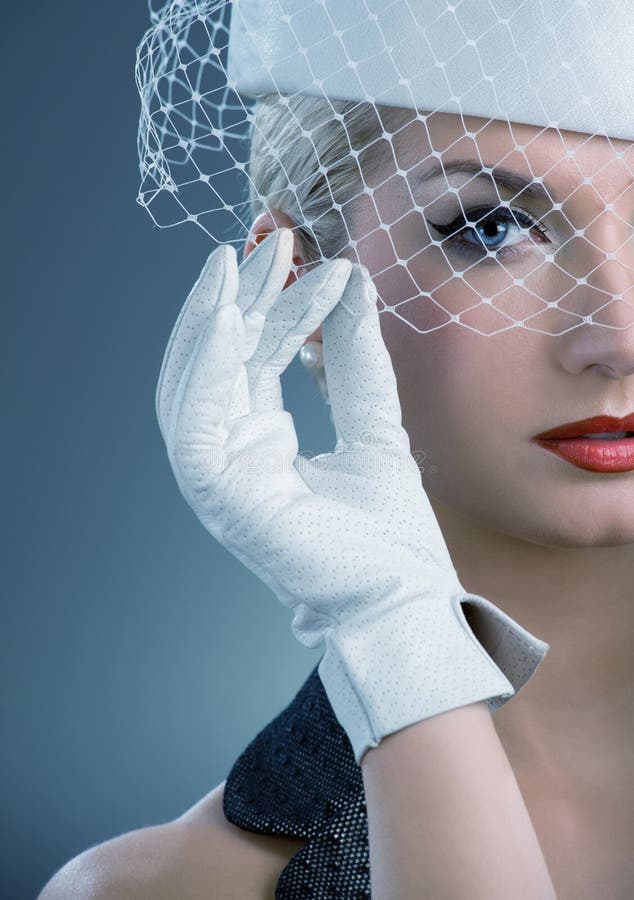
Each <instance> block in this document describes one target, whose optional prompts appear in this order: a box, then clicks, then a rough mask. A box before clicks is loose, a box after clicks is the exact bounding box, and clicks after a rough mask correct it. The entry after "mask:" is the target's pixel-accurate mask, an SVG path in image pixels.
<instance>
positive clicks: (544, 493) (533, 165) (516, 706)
mask: <svg viewBox="0 0 634 900" xmlns="http://www.w3.org/2000/svg"><path fill="white" fill-rule="evenodd" d="M464 123H465V124H464V126H463V124H462V120H461V119H460V117H458V116H454V115H450V114H434V115H433V116H430V117H429V118H428V120H427V130H425V128H424V126H423V124H422V123H420V122H418V121H414V122H412V123H411V125H410V126H408V127H407V128H406V129H404V130H403V131H402V132H401V133H400V135H399V137H400V140H397V141H396V142H395V151H396V156H397V161H398V164H399V166H400V168H401V169H402V170H403V174H398V173H396V171H395V167H394V165H393V164H388V165H386V166H385V167H384V170H383V179H382V180H383V185H382V186H381V187H380V188H379V189H377V190H376V191H375V194H374V202H375V204H376V209H375V207H374V205H373V204H372V202H371V200H370V198H369V197H368V196H367V195H363V196H362V197H361V198H360V199H359V200H358V201H355V202H353V203H352V204H351V205H350V209H349V218H350V227H351V233H352V234H356V235H368V237H366V238H364V239H363V240H359V243H358V244H357V246H356V248H355V249H348V250H346V252H345V253H344V254H343V255H345V256H348V258H350V259H352V260H353V261H354V262H359V263H361V264H363V265H365V266H367V268H368V270H369V271H370V274H371V275H372V276H373V278H374V281H375V284H376V286H377V289H378V292H379V304H380V308H382V306H381V305H382V304H387V305H391V306H394V307H395V312H396V314H394V315H393V314H390V313H389V312H386V313H385V314H382V316H381V325H382V333H383V337H384V340H385V343H386V345H387V347H388V350H389V352H390V355H391V359H392V362H393V365H394V370H395V373H396V377H397V382H398V389H399V397H400V400H401V407H402V413H403V423H404V425H405V427H406V429H407V431H408V433H409V435H410V442H411V447H412V452H414V453H415V455H416V456H417V458H418V459H419V461H421V471H422V480H423V486H424V487H425V490H426V492H427V494H428V496H429V497H430V501H431V503H432V507H433V509H434V512H435V513H436V516H437V518H438V521H439V523H440V526H441V528H442V531H443V534H444V537H445V540H446V542H447V545H448V547H449V551H450V553H451V556H452V559H453V561H454V564H455V567H456V570H457V572H458V574H459V577H460V579H461V582H462V584H463V585H464V587H465V588H466V589H467V590H468V591H471V592H474V593H477V594H481V595H482V596H485V597H487V598H488V599H489V600H491V601H492V602H493V603H495V604H497V605H499V606H500V607H501V608H502V609H503V610H504V611H505V612H507V613H508V614H509V615H510V616H512V617H513V618H514V619H516V621H518V622H519V623H520V624H522V625H523V626H524V627H525V628H527V629H528V630H529V631H531V632H533V633H534V634H535V635H537V636H538V637H540V638H542V639H543V640H545V641H547V642H548V643H549V644H550V645H551V650H550V652H549V654H548V655H547V657H546V659H545V661H544V662H543V664H542V666H541V668H540V670H539V674H538V676H537V677H535V678H534V679H532V680H531V681H530V682H529V683H528V684H527V685H526V686H525V687H524V688H523V689H522V691H521V692H520V693H519V694H518V695H517V696H516V697H514V698H513V700H512V702H510V703H509V704H507V705H506V706H504V707H503V708H502V709H500V710H498V711H497V712H496V713H495V715H494V723H495V726H496V729H497V731H498V734H499V736H500V738H501V740H502V743H503V745H504V747H505V749H506V751H507V754H508V756H509V759H510V760H511V763H512V765H513V769H514V771H515V772H516V775H517V778H518V781H519V783H520V786H521V788H522V792H523V794H524V797H525V799H526V802H527V805H528V806H529V809H530V812H531V816H532V818H533V821H534V822H535V826H536V828H537V831H538V833H539V834H540V839H541V840H543V843H544V845H545V848H546V851H545V852H546V853H547V855H548V853H549V852H550V855H551V858H550V860H549V863H550V866H551V870H552V869H556V868H557V867H560V868H562V870H564V869H565V868H568V869H569V870H571V869H574V870H575V871H577V872H579V871H583V867H584V863H583V861H580V859H579V855H578V854H579V853H580V852H583V853H584V854H585V855H586V858H587V859H588V860H589V861H588V862H587V867H588V871H589V872H594V873H595V874H596V872H597V870H598V867H602V866H605V869H606V871H607V872H611V873H612V877H613V878H615V877H618V874H614V873H618V871H623V872H624V871H625V868H624V867H627V875H625V876H624V877H627V878H628V879H631V878H634V870H633V869H632V865H631V864H629V867H628V863H627V860H628V859H629V856H630V855H631V854H630V850H629V847H628V845H629V842H630V840H631V838H630V835H631V833H632V829H634V789H633V788H632V787H631V785H633V784H634V760H633V759H632V753H631V747H632V742H633V740H634V691H633V690H632V681H633V677H634V655H633V654H632V651H631V648H632V639H633V637H634V592H633V591H634V589H633V588H632V585H634V546H633V545H634V472H629V473H618V474H601V473H591V472H586V471H584V470H581V469H578V468H576V467H574V466H573V465H572V464H571V463H568V462H567V461H565V460H562V459H560V458H558V457H556V456H554V455H553V454H551V453H549V452H548V451H546V450H544V449H542V448H541V447H539V446H538V445H536V444H534V443H532V442H531V438H532V437H533V436H534V435H536V434H538V433H540V432H542V431H545V430H546V429H550V428H553V427H555V426H558V425H563V424H564V423H566V422H570V421H574V420H578V419H584V418H587V417H591V416H595V415H599V414H601V413H603V414H607V415H614V416H624V415H626V414H628V413H631V412H633V411H634V327H627V326H628V325H630V324H632V323H634V275H633V274H632V272H633V267H634V240H632V224H631V223H632V217H633V215H634V189H633V183H632V171H633V169H634V145H632V143H631V142H627V141H618V140H612V141H608V140H607V139H606V138H603V137H594V138H592V139H589V137H588V135H584V134H580V133H577V132H571V131H568V132H558V131H557V130H555V129H546V130H542V129H539V128H537V127H534V126H529V125H514V126H513V127H512V129H511V127H510V126H509V125H508V124H507V123H503V122H498V121H492V122H489V123H488V124H487V121H486V120H484V119H479V118H476V117H467V118H465V119H464ZM467 131H469V132H472V135H473V136H469V135H468V134H467V133H466V132H467ZM517 144H519V145H523V146H524V148H525V149H524V151H518V150H516V149H515V147H516V145H517ZM431 151H436V152H439V153H440V154H441V158H442V160H443V163H448V162H451V161H452V160H456V159H458V158H460V159H464V158H468V159H471V160H473V161H475V162H478V161H479V160H482V161H484V162H485V163H486V164H487V165H488V166H497V165H499V166H503V167H504V168H507V169H511V170H512V171H514V172H516V173H518V174H520V175H525V176H530V175H531V172H532V173H533V175H539V176H544V181H545V184H546V185H547V187H548V189H549V192H550V196H551V197H552V198H553V199H554V201H555V202H559V203H561V204H562V205H561V209H560V210H556V209H555V210H553V209H552V206H551V208H550V209H549V208H548V206H544V205H543V204H540V202H538V201H536V200H529V199H527V198H524V197H523V196H522V195H521V194H520V195H518V196H514V192H510V193H509V192H508V190H507V191H506V192H504V191H501V193H500V194H498V192H497V190H496V188H495V186H494V185H493V183H492V182H491V181H490V180H489V179H481V178H477V179H474V178H473V176H471V175H466V174H460V173H455V174H453V175H450V176H448V178H447V180H445V179H444V178H443V177H440V178H438V179H434V180H432V181H429V182H426V183H424V184H418V183H416V181H415V176H416V174H417V173H422V172H425V171H426V170H428V169H429V168H430V167H431V163H433V162H434V159H433V158H428V157H429V154H430V153H431ZM617 152H621V153H622V156H621V157H619V156H617ZM449 187H451V188H453V189H454V191H453V192H452V191H450V190H449V189H448V188H449ZM456 189H457V194H456ZM515 193H516V192H515ZM458 196H459V197H460V201H461V202H462V203H463V205H464V207H465V209H467V210H468V209H470V208H474V207H477V206H488V207H495V206H497V205H498V204H499V198H500V196H501V197H502V198H503V199H508V200H509V201H511V200H512V202H511V206H512V207H513V208H514V209H519V210H523V211H525V212H528V213H530V214H532V215H533V216H534V217H535V218H538V217H540V216H542V217H543V218H542V220H541V223H540V224H541V225H542V226H543V227H544V228H545V229H546V232H547V233H546V234H545V235H541V234H539V233H538V232H537V231H536V230H533V231H531V232H530V235H529V234H528V233H527V231H523V232H521V233H520V232H519V231H518V229H517V228H515V229H513V227H512V228H511V229H510V230H508V231H507V232H506V233H507V238H506V241H505V242H502V243H505V244H506V245H507V246H508V245H513V248H514V252H515V254H516V255H514V256H507V257H506V258H503V256H502V255H500V257H499V258H498V259H497V260H496V259H490V260H489V259H487V260H486V261H483V260H482V258H481V257H482V252H481V251H478V252H479V256H478V255H475V256H474V255H473V254H471V255H468V256H467V255H465V254H464V253H460V252H459V250H458V249H457V247H456V245H455V244H454V245H453V246H452V247H450V246H449V245H448V243H447V242H446V243H445V245H443V248H442V249H441V248H440V247H439V246H438V245H437V244H436V245H434V244H433V243H432V238H433V239H435V240H439V239H440V238H441V235H439V234H438V233H437V232H435V231H434V230H433V228H431V227H430V226H428V225H427V224H426V222H428V221H432V222H434V223H441V224H446V223H448V222H450V221H451V220H453V219H454V218H455V217H456V216H457V215H458V214H459V212H460V206H459V202H458V199H457V198H458ZM416 205H418V207H419V208H418V210H417V209H416V208H415V206H416ZM377 214H378V217H377ZM379 222H385V223H391V224H390V229H389V239H388V235H387V232H385V231H384V230H381V229H378V228H377V225H378V224H379ZM293 224H294V223H293V222H292V221H291V220H290V219H289V218H288V216H286V215H285V214H284V213H282V212H280V211H279V210H273V211H272V213H271V214H266V215H263V216H261V217H260V218H259V219H258V220H257V221H256V223H254V226H253V230H252V237H251V238H250V240H249V241H248V242H247V244H246V246H245V256H246V255H248V253H249V252H251V250H252V249H253V247H254V246H255V242H257V241H258V240H260V239H262V238H263V237H264V236H265V235H266V234H267V233H269V232H270V230H271V229H272V228H275V227H278V226H287V227H292V226H293ZM574 229H578V230H579V232H580V234H578V235H576V236H575V234H574ZM471 234H472V235H473V230H472V232H471ZM443 251H444V252H443ZM547 254H551V255H552V259H551V260H548V259H547V258H546V256H547ZM607 254H612V255H611V256H607ZM399 258H400V259H402V260H407V263H406V265H399V264H398V262H397V260H398V259H399ZM294 262H295V263H296V264H297V265H302V263H303V262H304V257H303V255H302V250H301V245H300V244H299V242H297V243H296V257H295V259H294ZM465 269H468V271H467V272H466V274H465V278H464V279H463V278H460V277H457V276H456V275H455V272H456V271H461V270H465ZM301 271H302V270H301V269H300V272H301ZM303 271H305V270H303ZM293 277H294V276H293V275H291V276H289V282H290V281H291V280H292V278H293ZM580 277H585V278H586V283H585V284H581V285H576V282H575V280H574V279H575V278H580ZM514 278H515V279H520V278H521V279H523V283H522V284H514V282H513V279H514ZM533 295H536V296H537V297H547V298H548V299H551V300H556V299H558V298H564V299H562V303H561V306H562V308H563V309H562V310H558V309H556V308H554V307H553V308H550V309H547V310H546V312H544V313H541V314H540V316H539V318H533V319H531V322H530V324H531V325H532V326H533V327H537V328H539V329H541V330H542V331H544V332H546V333H540V332H538V331H530V330H527V329H525V328H513V329H511V330H507V331H505V332H502V333H499V334H494V333H493V332H495V331H497V330H499V329H501V328H503V327H504V326H505V325H506V324H508V320H504V319H502V318H501V316H500V315H499V312H498V311H497V309H495V308H494V305H496V306H497V307H498V309H501V310H503V311H505V312H506V313H507V314H509V315H511V316H514V317H515V318H518V319H522V318H524V317H526V316H528V315H531V314H533V313H536V312H537V311H539V310H541V308H542V306H543V304H541V303H539V302H538V301H537V300H536V299H535V296H533ZM564 295H565V297H564ZM483 296H485V297H486V296H491V297H494V298H495V299H494V304H489V305H484V304H481V303H480V304H479V306H478V307H477V308H476V309H474V310H472V311H471V312H468V313H466V314H465V315H464V316H463V317H461V318H462V321H463V322H464V323H465V324H467V325H469V326H471V327H470V328H465V327H463V326H462V325H460V324H458V323H457V322H451V323H450V324H448V325H445V326H444V327H442V328H438V329H437V330H432V329H434V327H435V326H436V325H438V323H439V322H440V321H442V319H441V318H440V317H439V308H438V306H437V305H435V304H434V303H432V302H431V301H430V299H429V298H430V297H432V298H433V299H434V300H437V301H439V302H441V303H443V304H444V305H445V307H446V308H447V309H448V310H449V311H450V313H454V314H455V313H458V312H461V311H464V310H466V309H467V308H468V307H470V306H474V304H476V303H478V301H479V300H480V299H481V298H482V297H483ZM617 296H619V297H622V300H614V299H613V298H615V297H617ZM608 300H612V302H611V303H607V305H606V302H607V301H608ZM623 300H624V301H626V302H623ZM602 306H603V307H604V308H603V309H602V310H601V311H599V312H597V311H598V310H599V308H600V307H602ZM573 312H574V313H578V314H579V315H581V316H589V315H590V314H592V313H593V312H595V313H596V315H595V322H597V323H599V324H602V325H608V326H612V327H608V328H605V327H594V326H593V325H591V324H581V325H580V326H578V327H573V326H576V325H577V324H578V322H579V319H578V318H577V317H575V316H574V315H572V313H573ZM409 323H412V324H413V325H414V326H415V327H414V328H412V327H411V325H410V324H409ZM416 329H417V330H416ZM474 329H477V331H476V330H474ZM478 332H483V333H484V335H483V334H479V333H478ZM310 339H311V340H320V339H321V328H320V329H318V330H317V331H316V332H315V333H314V334H313V335H311V338H310ZM466 436H467V439H465V437H466ZM599 822H601V823H603V824H602V825H600V826H598V825H597V823H599ZM556 844H557V845H558V850H557V853H556V857H557V858H556V859H555V849H554V848H555V845H556ZM629 883H630V887H631V883H632V882H631V880H630V882H629Z"/></svg>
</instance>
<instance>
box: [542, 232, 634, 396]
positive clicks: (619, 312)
mask: <svg viewBox="0 0 634 900" xmlns="http://www.w3.org/2000/svg"><path fill="white" fill-rule="evenodd" d="M602 219H603V227H602V228H601V229H599V228H596V227H595V228H594V229H593V236H592V237H593V238H594V240H593V241H592V243H591V244H590V235H589V234H587V235H586V239H585V240H584V244H585V245H586V248H585V249H586V252H585V254H584V256H585V263H584V266H583V268H584V270H585V272H586V273H587V274H586V275H585V277H584V278H581V279H579V281H580V282H581V283H578V285H577V287H576V288H575V291H574V294H576V298H577V301H578V302H575V301H573V303H572V307H570V308H573V309H574V310H575V312H577V313H579V314H581V315H582V316H584V319H583V322H582V323H581V324H580V325H578V326H577V327H575V328H573V329H571V330H570V331H568V332H566V333H564V334H562V335H560V336H559V338H558V353H559V358H560V363H561V365H562V366H563V368H564V369H565V370H566V371H568V372H570V373H571V374H575V375H577V374H579V373H580V372H582V371H583V370H584V369H593V370H594V371H596V372H597V374H601V375H605V376H606V377H608V378H612V379H622V378H625V377H627V376H628V375H632V374H634V236H633V235H632V230H631V226H628V232H629V234H627V235H625V236H624V228H623V226H624V224H625V223H624V222H623V220H622V219H619V222H618V224H617V223H616V222H615V219H616V217H614V216H603V217H602ZM595 224H597V223H595ZM618 237H620V238H621V243H620V245H619V244H618ZM623 238H624V239H623ZM608 248H609V249H608ZM571 299H572V298H571ZM590 315H591V321H590ZM633 390H634V387H633Z"/></svg>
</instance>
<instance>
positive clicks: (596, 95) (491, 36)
mask: <svg viewBox="0 0 634 900" xmlns="http://www.w3.org/2000/svg"><path fill="white" fill-rule="evenodd" d="M227 73H228V76H229V79H230V84H231V82H234V84H233V85H232V86H234V87H235V89H236V90H237V91H238V92H239V93H242V94H245V95H249V96H259V95H262V94H270V93H282V94H294V93H297V92H301V93H307V94H315V95H326V96H328V97H331V98H333V99H334V98H337V99H344V100H359V101H362V100H367V101H370V102H373V103H381V104H386V105H388V106H402V107H407V108H410V107H412V108H416V109H420V110H426V111H441V112H451V113H457V112H462V113H463V114H465V115H474V116H485V117H486V118H493V119H508V120H510V121H513V122H521V123H526V124H529V125H538V126H539V125H541V126H549V125H550V126H554V127H557V128H560V129H568V130H572V131H583V132H588V133H591V134H606V135H609V136H611V137H616V138H625V139H627V140H633V139H634V110H633V108H632V104H633V102H634V3H631V2H628V0H456V2H454V3H448V2H439V0H393V2H389V0H233V12H232V18H231V31H230V38H229V65H228V69H227Z"/></svg>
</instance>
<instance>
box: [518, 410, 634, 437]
mask: <svg viewBox="0 0 634 900" xmlns="http://www.w3.org/2000/svg"><path fill="white" fill-rule="evenodd" d="M609 431H634V413H630V415H629V416H625V418H623V419H617V418H615V417H614V416H593V417H592V418H591V419H580V420H579V421H578V422H568V424H567V425H561V426H560V427H559V428H551V429H550V431H542V433H541V434H536V435H535V437H534V438H533V440H534V441H550V440H556V439H561V438H573V437H579V435H580V434H602V433H603V432H606V433H607V432H609Z"/></svg>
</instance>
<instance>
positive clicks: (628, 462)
mask: <svg viewBox="0 0 634 900" xmlns="http://www.w3.org/2000/svg"><path fill="white" fill-rule="evenodd" d="M535 443H536V444H539V446H540V447H543V448H544V449H545V450H550V452H551V453H555V454H556V455H557V456H561V458H562V459H566V460H568V462H571V463H572V464H573V466H577V467H578V468H579V469H585V470H586V471H587V472H632V471H634V437H627V438H618V439H617V440H615V441H606V440H600V439H598V440H596V441H593V440H589V439H587V438H565V439H564V438H562V439H559V440H556V439H551V440H539V439H536V441H535Z"/></svg>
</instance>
